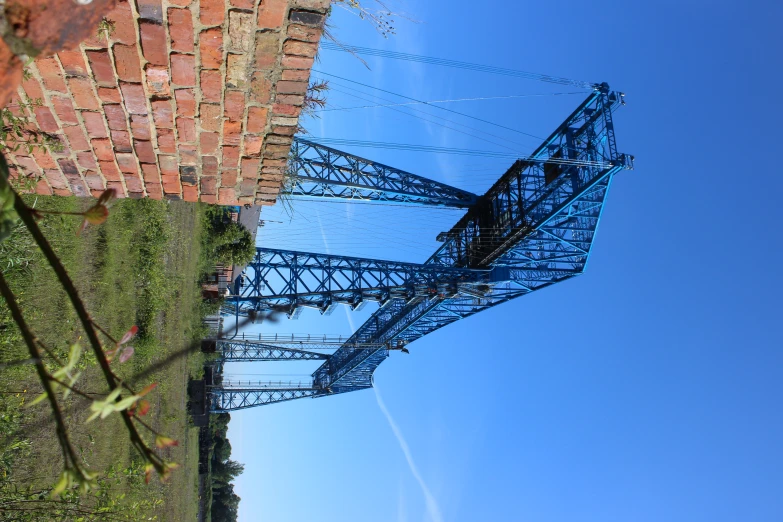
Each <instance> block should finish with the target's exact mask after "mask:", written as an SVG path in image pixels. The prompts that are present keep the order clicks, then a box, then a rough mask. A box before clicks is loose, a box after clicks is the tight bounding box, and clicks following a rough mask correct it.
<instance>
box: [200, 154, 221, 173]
mask: <svg viewBox="0 0 783 522" xmlns="http://www.w3.org/2000/svg"><path fill="white" fill-rule="evenodd" d="M217 173H218V161H217V158H216V157H214V156H203V157H202V158H201V174H202V175H203V176H217Z"/></svg>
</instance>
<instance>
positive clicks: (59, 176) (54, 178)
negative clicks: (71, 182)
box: [44, 168, 68, 189]
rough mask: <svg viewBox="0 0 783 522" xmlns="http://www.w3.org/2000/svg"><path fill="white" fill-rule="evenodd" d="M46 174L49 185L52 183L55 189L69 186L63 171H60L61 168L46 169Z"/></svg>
mask: <svg viewBox="0 0 783 522" xmlns="http://www.w3.org/2000/svg"><path fill="white" fill-rule="evenodd" d="M44 176H46V179H47V181H49V185H51V186H52V188H53V189H64V188H66V187H67V186H68V182H67V181H66V180H65V176H63V173H62V172H60V169H57V168H55V169H46V170H45V171H44Z"/></svg>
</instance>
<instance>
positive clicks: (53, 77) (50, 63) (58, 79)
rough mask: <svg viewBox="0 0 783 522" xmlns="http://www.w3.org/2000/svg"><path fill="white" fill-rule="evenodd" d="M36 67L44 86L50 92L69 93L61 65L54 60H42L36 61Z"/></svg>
mask: <svg viewBox="0 0 783 522" xmlns="http://www.w3.org/2000/svg"><path fill="white" fill-rule="evenodd" d="M35 66H36V67H37V68H38V72H39V73H40V74H41V78H42V79H43V83H44V86H46V88H47V89H48V90H50V91H58V92H64V93H67V92H68V89H67V87H66V86H65V81H64V80H63V72H62V69H60V64H59V63H58V62H57V60H55V59H54V58H40V59H38V60H36V61H35Z"/></svg>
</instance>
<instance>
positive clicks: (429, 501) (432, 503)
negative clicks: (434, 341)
mask: <svg viewBox="0 0 783 522" xmlns="http://www.w3.org/2000/svg"><path fill="white" fill-rule="evenodd" d="M373 390H375V400H377V401H378V407H379V408H380V409H381V411H382V412H383V414H384V415H385V416H386V420H387V421H388V422H389V426H390V427H391V429H392V432H394V436H395V437H396V438H397V442H398V443H399V445H400V449H401V450H402V453H403V454H404V455H405V460H406V461H407V462H408V468H410V470H411V474H412V475H413V478H415V479H416V482H418V483H419V487H420V488H421V492H422V493H423V494H424V503H425V504H426V506H427V513H428V514H429V516H430V520H431V521H432V522H443V516H442V515H441V513H440V507H439V506H438V501H437V500H435V497H434V496H433V495H432V492H430V488H428V487H427V484H426V483H425V482H424V479H423V478H422V477H421V474H420V473H419V469H418V468H417V467H416V463H415V462H414V461H413V455H411V450H410V448H409V447H408V443H407V442H406V441H405V437H404V436H403V435H402V432H401V431H400V428H399V426H397V423H396V422H394V419H393V418H392V416H391V413H389V410H388V409H387V408H386V404H384V402H383V399H382V398H381V392H380V391H379V390H378V386H377V385H375V384H373Z"/></svg>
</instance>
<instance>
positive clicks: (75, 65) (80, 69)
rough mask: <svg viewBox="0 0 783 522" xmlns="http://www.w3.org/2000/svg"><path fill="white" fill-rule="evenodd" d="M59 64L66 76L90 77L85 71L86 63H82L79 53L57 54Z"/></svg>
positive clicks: (63, 52) (62, 52)
mask: <svg viewBox="0 0 783 522" xmlns="http://www.w3.org/2000/svg"><path fill="white" fill-rule="evenodd" d="M57 57H58V58H60V63H61V64H62V66H63V70H64V71H65V75H66V76H84V77H87V76H89V75H90V73H89V71H88V70H87V62H85V61H84V56H82V53H81V51H60V52H59V53H57Z"/></svg>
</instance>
